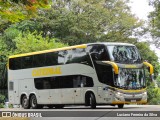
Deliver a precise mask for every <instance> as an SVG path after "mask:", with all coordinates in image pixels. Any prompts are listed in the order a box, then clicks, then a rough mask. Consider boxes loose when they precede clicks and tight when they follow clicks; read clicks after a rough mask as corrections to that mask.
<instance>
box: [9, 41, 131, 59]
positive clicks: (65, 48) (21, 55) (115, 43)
mask: <svg viewBox="0 0 160 120" xmlns="http://www.w3.org/2000/svg"><path fill="white" fill-rule="evenodd" d="M95 44H105V45H124V46H134V45H133V44H129V43H118V42H97V43H88V44H81V45H75V46H68V47H63V48H56V49H50V50H43V51H37V52H30V53H23V54H17V55H12V56H10V57H9V58H17V57H23V56H30V55H36V54H42V53H48V52H56V51H61V50H69V49H74V48H86V47H87V46H88V45H95Z"/></svg>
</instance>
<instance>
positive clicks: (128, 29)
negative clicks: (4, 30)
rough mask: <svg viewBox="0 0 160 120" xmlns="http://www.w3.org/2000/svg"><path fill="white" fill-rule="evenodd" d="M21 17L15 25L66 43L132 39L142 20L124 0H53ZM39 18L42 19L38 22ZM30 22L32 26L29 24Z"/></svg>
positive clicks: (137, 32) (130, 40)
mask: <svg viewBox="0 0 160 120" xmlns="http://www.w3.org/2000/svg"><path fill="white" fill-rule="evenodd" d="M38 15H39V16H38V17H37V18H34V19H30V20H26V21H22V22H20V23H18V24H17V28H18V29H20V30H22V31H24V30H26V29H28V30H30V31H33V28H34V29H36V30H37V31H38V32H40V31H42V35H43V37H45V36H49V37H50V38H52V37H56V38H59V39H60V41H61V42H63V43H67V44H69V45H75V44H81V43H89V42H96V41H117V40H119V41H123V42H135V41H136V40H137V39H136V37H135V38H131V37H130V36H133V35H134V36H137V35H138V34H139V31H138V30H137V28H139V27H141V26H142V24H143V22H141V21H140V22H139V21H138V19H137V18H135V17H134V16H133V15H132V14H131V12H130V8H129V7H128V6H127V4H126V0H107V1H105V0H54V1H53V5H52V7H51V9H47V10H40V11H39V14H38ZM42 21H43V22H42ZM33 26H34V27H33Z"/></svg>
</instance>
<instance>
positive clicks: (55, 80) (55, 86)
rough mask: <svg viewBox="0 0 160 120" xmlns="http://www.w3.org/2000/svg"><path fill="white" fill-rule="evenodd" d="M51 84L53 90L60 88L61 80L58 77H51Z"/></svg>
mask: <svg viewBox="0 0 160 120" xmlns="http://www.w3.org/2000/svg"><path fill="white" fill-rule="evenodd" d="M50 84H51V88H52V89H58V88H60V85H59V84H60V80H59V79H58V77H50Z"/></svg>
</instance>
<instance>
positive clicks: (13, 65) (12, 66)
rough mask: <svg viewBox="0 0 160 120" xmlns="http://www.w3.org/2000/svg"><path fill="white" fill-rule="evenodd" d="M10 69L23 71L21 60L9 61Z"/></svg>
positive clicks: (12, 59) (13, 59)
mask: <svg viewBox="0 0 160 120" xmlns="http://www.w3.org/2000/svg"><path fill="white" fill-rule="evenodd" d="M9 69H11V70H18V69H21V58H20V57H18V58H11V59H9Z"/></svg>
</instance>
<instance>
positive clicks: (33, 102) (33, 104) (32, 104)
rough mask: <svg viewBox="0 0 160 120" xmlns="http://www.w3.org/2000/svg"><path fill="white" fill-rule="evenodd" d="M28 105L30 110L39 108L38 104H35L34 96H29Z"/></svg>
mask: <svg viewBox="0 0 160 120" xmlns="http://www.w3.org/2000/svg"><path fill="white" fill-rule="evenodd" d="M30 105H31V108H32V109H37V108H40V106H38V104H37V98H36V96H35V95H32V96H31V98H30Z"/></svg>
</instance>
